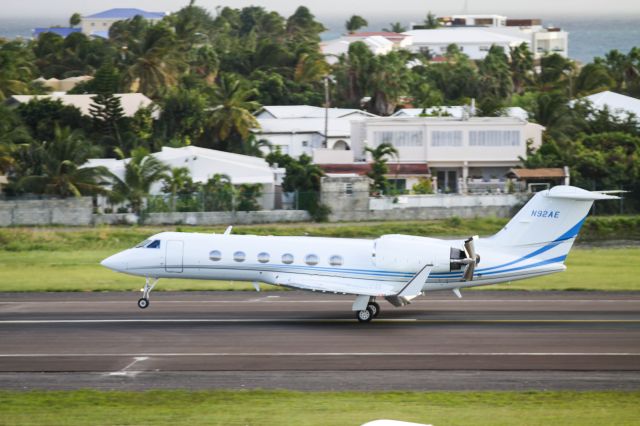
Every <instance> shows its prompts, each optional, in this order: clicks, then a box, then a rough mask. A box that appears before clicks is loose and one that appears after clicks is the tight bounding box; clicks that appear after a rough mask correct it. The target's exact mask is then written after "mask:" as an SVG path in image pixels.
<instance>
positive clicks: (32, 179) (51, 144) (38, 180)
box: [18, 126, 109, 197]
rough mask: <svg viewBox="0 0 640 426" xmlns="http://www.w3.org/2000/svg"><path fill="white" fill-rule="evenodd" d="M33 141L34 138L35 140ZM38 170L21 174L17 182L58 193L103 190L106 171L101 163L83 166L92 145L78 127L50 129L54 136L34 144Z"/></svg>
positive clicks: (32, 189)
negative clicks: (51, 138) (98, 165)
mask: <svg viewBox="0 0 640 426" xmlns="http://www.w3.org/2000/svg"><path fill="white" fill-rule="evenodd" d="M36 143H37V142H36ZM36 149H37V150H38V151H40V158H41V159H42V161H43V163H42V164H41V165H40V167H41V171H42V173H40V174H37V175H29V176H25V177H23V178H22V179H20V181H19V182H18V186H19V187H21V188H23V189H24V190H26V191H28V192H35V193H40V194H51V195H59V196H62V197H69V196H75V197H80V196H82V195H92V194H99V193H105V192H106V189H105V185H107V184H108V180H107V177H108V176H109V172H108V171H107V169H106V168H104V167H83V164H85V163H86V162H87V160H88V159H89V158H90V157H91V156H92V155H93V154H95V149H94V148H93V147H92V146H91V145H90V144H89V143H88V142H87V140H86V139H85V138H84V136H83V135H82V133H80V132H79V131H78V130H73V131H72V130H71V129H69V128H68V127H65V128H62V129H61V128H59V127H58V126H56V127H55V129H54V139H53V140H51V141H46V142H42V143H41V144H40V145H39V146H38V147H37V148H36Z"/></svg>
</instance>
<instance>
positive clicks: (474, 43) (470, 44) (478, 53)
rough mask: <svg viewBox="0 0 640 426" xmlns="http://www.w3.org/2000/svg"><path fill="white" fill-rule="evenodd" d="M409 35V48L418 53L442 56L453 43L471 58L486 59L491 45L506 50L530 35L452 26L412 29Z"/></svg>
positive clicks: (526, 39)
mask: <svg viewBox="0 0 640 426" xmlns="http://www.w3.org/2000/svg"><path fill="white" fill-rule="evenodd" d="M404 34H407V35H410V36H412V37H413V43H412V45H411V46H410V47H409V50H411V51H412V52H416V53H425V54H426V53H428V54H430V55H432V56H442V55H444V54H445V53H446V52H447V48H448V47H449V45H451V44H455V45H457V46H458V47H459V48H460V50H461V51H462V53H464V54H465V55H467V56H469V58H471V59H474V60H476V59H484V57H485V56H487V53H488V52H489V49H490V48H491V46H493V45H495V46H500V47H502V48H503V49H504V51H505V52H508V51H509V49H510V48H511V47H516V46H519V45H521V44H522V43H529V37H526V36H525V35H524V34H522V35H506V34H499V33H497V32H494V31H490V30H488V29H486V28H476V27H451V28H439V29H435V30H412V31H407V32H406V33H404Z"/></svg>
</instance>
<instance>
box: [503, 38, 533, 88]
mask: <svg viewBox="0 0 640 426" xmlns="http://www.w3.org/2000/svg"><path fill="white" fill-rule="evenodd" d="M509 58H510V62H509V65H510V67H511V79H512V81H513V90H514V92H515V93H517V94H522V93H523V92H524V88H525V85H528V84H530V83H531V82H532V77H533V54H532V53H531V51H530V50H529V48H528V47H527V44H526V43H522V44H520V45H519V46H515V47H512V48H510V51H509Z"/></svg>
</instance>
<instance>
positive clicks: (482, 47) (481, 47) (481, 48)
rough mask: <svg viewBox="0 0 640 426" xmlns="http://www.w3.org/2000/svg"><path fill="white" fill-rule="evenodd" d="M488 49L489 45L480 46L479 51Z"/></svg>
mask: <svg viewBox="0 0 640 426" xmlns="http://www.w3.org/2000/svg"><path fill="white" fill-rule="evenodd" d="M489 49H491V48H490V47H489V46H480V51H481V52H488V51H489Z"/></svg>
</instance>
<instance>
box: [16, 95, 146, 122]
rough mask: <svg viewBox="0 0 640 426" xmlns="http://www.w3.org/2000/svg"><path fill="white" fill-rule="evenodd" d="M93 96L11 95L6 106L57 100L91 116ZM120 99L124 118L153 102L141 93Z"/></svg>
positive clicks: (120, 97)
mask: <svg viewBox="0 0 640 426" xmlns="http://www.w3.org/2000/svg"><path fill="white" fill-rule="evenodd" d="M94 96H95V95H67V94H60V93H54V94H51V95H13V96H11V97H10V98H9V99H8V100H7V105H9V106H17V105H20V104H26V103H29V101H31V100H33V99H59V100H60V101H61V102H62V103H63V104H65V105H70V106H74V107H76V108H78V109H79V110H80V112H82V114H83V115H91V113H90V111H89V108H90V107H91V104H92V103H93V100H92V99H91V98H92V97H94ZM115 96H116V97H118V98H119V99H120V104H121V105H122V110H123V111H124V115H125V116H126V117H133V115H134V114H135V113H136V112H137V111H138V110H139V109H140V108H146V107H149V106H151V105H152V104H153V101H152V100H151V99H149V98H147V97H146V96H145V95H143V94H142V93H118V94H115Z"/></svg>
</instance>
